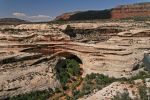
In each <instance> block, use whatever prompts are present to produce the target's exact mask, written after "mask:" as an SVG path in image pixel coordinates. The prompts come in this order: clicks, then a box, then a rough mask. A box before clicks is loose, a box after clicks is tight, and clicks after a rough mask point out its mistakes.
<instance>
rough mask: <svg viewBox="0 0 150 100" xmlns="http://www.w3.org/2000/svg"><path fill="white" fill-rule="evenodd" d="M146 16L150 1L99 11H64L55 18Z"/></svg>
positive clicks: (148, 11) (149, 14) (81, 18)
mask: <svg viewBox="0 0 150 100" xmlns="http://www.w3.org/2000/svg"><path fill="white" fill-rule="evenodd" d="M135 16H138V17H143V16H144V17H147V16H150V3H139V4H133V5H122V6H118V7H116V8H113V9H108V10H101V11H84V12H74V13H65V14H62V15H60V16H58V17H56V19H55V20H93V19H111V18H112V19H116V18H119V19H120V18H128V17H135Z"/></svg>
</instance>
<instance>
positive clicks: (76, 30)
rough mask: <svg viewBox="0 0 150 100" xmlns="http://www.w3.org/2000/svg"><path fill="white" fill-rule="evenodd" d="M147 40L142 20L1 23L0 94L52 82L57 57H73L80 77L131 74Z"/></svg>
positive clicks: (149, 39) (47, 85)
mask: <svg viewBox="0 0 150 100" xmlns="http://www.w3.org/2000/svg"><path fill="white" fill-rule="evenodd" d="M68 25H69V27H70V28H69V29H68V28H67V27H68ZM72 34H75V36H73V37H72ZM102 37H105V38H104V39H103V38H102ZM85 40H86V41H85ZM149 44H150V29H149V24H148V22H132V21H131V22H120V21H118V22H107V21H106V22H103V23H102V22H97V23H70V24H63V25H59V24H53V25H50V24H29V25H28V24H22V25H18V26H13V25H11V26H9V25H8V26H7V25H6V26H2V27H1V28H0V80H1V81H0V98H7V97H9V96H14V95H18V94H22V93H27V92H31V91H36V90H44V89H47V88H54V87H58V86H59V82H58V80H57V79H56V75H55V70H54V68H55V65H56V64H57V61H58V59H59V57H66V58H67V57H70V56H72V55H75V56H77V57H78V58H79V59H80V60H81V61H82V63H83V65H82V66H83V71H84V72H83V76H85V75H86V74H90V73H92V72H93V73H102V74H106V75H109V76H114V77H128V76H131V75H132V71H133V69H134V67H135V65H136V64H137V63H138V62H140V61H141V60H142V59H143V57H144V53H145V52H150V45H149Z"/></svg>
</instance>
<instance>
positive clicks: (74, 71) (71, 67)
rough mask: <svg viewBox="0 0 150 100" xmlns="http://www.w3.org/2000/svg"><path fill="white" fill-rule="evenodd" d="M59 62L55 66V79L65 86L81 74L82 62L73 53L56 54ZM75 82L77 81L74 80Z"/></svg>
mask: <svg viewBox="0 0 150 100" xmlns="http://www.w3.org/2000/svg"><path fill="white" fill-rule="evenodd" d="M58 56H59V60H58V62H57V64H56V66H55V70H56V77H57V79H58V80H59V81H60V83H61V84H62V86H66V84H68V82H70V81H73V80H74V79H78V78H79V77H81V76H82V74H83V69H82V64H83V62H82V60H81V59H80V58H79V57H78V56H76V55H75V54H73V53H69V52H62V53H59V54H58ZM76 81H77V80H76Z"/></svg>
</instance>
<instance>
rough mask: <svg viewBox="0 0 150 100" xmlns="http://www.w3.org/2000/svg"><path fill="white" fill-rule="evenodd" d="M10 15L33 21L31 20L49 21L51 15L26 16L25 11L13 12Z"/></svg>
mask: <svg viewBox="0 0 150 100" xmlns="http://www.w3.org/2000/svg"><path fill="white" fill-rule="evenodd" d="M12 15H13V16H15V17H17V18H22V19H24V20H29V21H33V22H38V21H50V20H51V19H52V17H50V16H47V15H35V16H28V15H27V14H25V13H19V12H15V13H13V14H12Z"/></svg>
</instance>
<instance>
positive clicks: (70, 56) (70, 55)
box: [55, 51, 83, 64]
mask: <svg viewBox="0 0 150 100" xmlns="http://www.w3.org/2000/svg"><path fill="white" fill-rule="evenodd" d="M55 56H59V57H64V58H67V59H75V60H76V61H77V62H79V63H80V64H83V60H82V59H81V58H82V57H80V56H78V55H77V54H76V53H74V52H68V51H63V52H59V53H57V55H55Z"/></svg>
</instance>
